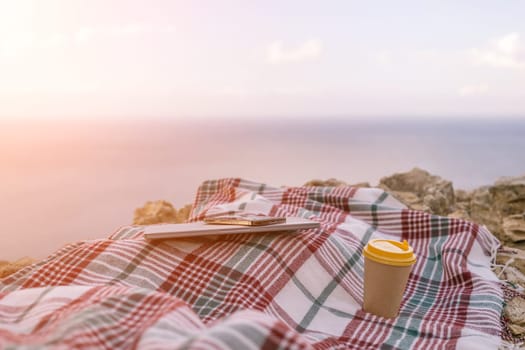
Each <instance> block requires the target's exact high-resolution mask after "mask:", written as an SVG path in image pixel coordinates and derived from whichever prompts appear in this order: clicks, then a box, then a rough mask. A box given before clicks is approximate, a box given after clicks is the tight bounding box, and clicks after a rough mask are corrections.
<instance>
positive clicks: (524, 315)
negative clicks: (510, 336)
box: [503, 296, 525, 334]
mask: <svg viewBox="0 0 525 350" xmlns="http://www.w3.org/2000/svg"><path fill="white" fill-rule="evenodd" d="M503 313H504V314H505V316H507V318H508V319H509V321H510V323H511V324H512V325H514V326H516V327H514V329H513V328H511V330H512V332H513V333H514V334H521V333H525V332H523V331H524V330H525V328H524V327H525V298H523V297H521V296H517V297H514V298H513V299H512V300H510V301H509V302H508V303H507V305H505V308H504V310H503ZM515 330H516V331H518V332H521V333H516V332H515Z"/></svg>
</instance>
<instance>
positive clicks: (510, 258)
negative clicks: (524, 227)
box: [495, 247, 525, 288]
mask: <svg viewBox="0 0 525 350" xmlns="http://www.w3.org/2000/svg"><path fill="white" fill-rule="evenodd" d="M496 264H497V265H499V268H497V269H496V271H495V272H496V274H499V277H500V278H501V279H504V280H507V281H509V282H512V283H514V284H517V285H519V286H521V287H522V288H525V250H522V249H518V248H511V247H503V248H501V249H499V250H498V255H497V257H496ZM503 266H506V267H505V268H504V270H503V272H502V271H501V270H502V267H503Z"/></svg>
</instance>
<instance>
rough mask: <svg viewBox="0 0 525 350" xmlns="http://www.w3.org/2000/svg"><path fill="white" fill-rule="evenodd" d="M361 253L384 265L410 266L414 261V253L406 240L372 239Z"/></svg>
mask: <svg viewBox="0 0 525 350" xmlns="http://www.w3.org/2000/svg"><path fill="white" fill-rule="evenodd" d="M363 254H364V255H365V256H366V257H367V258H368V259H370V260H373V261H376V262H378V263H381V264H385V265H393V266H410V265H412V264H413V263H415V262H416V255H415V254H414V250H413V249H412V247H411V246H409V245H408V242H407V241H406V240H403V242H398V241H392V240H390V239H372V240H370V241H369V242H368V244H367V245H366V247H365V249H364V250H363Z"/></svg>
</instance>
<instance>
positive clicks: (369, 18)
mask: <svg viewBox="0 0 525 350" xmlns="http://www.w3.org/2000/svg"><path fill="white" fill-rule="evenodd" d="M524 14H525V1H523V0H506V1H496V0H494V1H486V0H472V1H457V0H455V1H445V0H441V1H432V0H430V1H403V0H400V1H387V0H385V1H349V0H345V1H338V0H334V1H306V0H302V1H295V0H290V1H274V0H264V1H256V0H254V1H240V0H238V1H237V0H225V1H216V0H208V1H204V0H202V1H158V0H147V1H146V0H145V1H131V0H126V1H116V0H88V1H80V0H63V1H61V0H45V1H44V0H40V1H39V0H32V1H31V0H0V118H2V119H24V118H26V119H27V118H29V119H31V118H68V119H69V118H109V119H130V118H153V117H160V118H171V119H188V118H198V117H239V118H257V117H278V118H280V117H293V118H296V117H298V118H316V117H325V116H336V117H345V118H346V117H347V118H352V117H417V118H434V117H448V116H450V117H465V118H494V117H502V116H506V117H514V118H525V21H524V20H523V18H524Z"/></svg>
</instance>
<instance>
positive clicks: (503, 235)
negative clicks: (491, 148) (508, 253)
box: [470, 176, 525, 243]
mask: <svg viewBox="0 0 525 350" xmlns="http://www.w3.org/2000/svg"><path fill="white" fill-rule="evenodd" d="M524 215H525V176H520V177H506V178H502V179H500V180H498V181H496V183H495V184H494V185H493V186H491V187H487V186H486V187H482V188H479V189H477V190H475V191H474V192H473V193H472V197H471V202H470V216H471V218H472V220H473V221H474V222H476V223H478V224H481V225H485V226H487V228H488V229H489V230H490V231H491V232H492V233H493V234H494V235H495V236H496V237H498V238H499V239H500V240H502V241H503V242H514V243H515V242H520V241H525V217H524Z"/></svg>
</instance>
